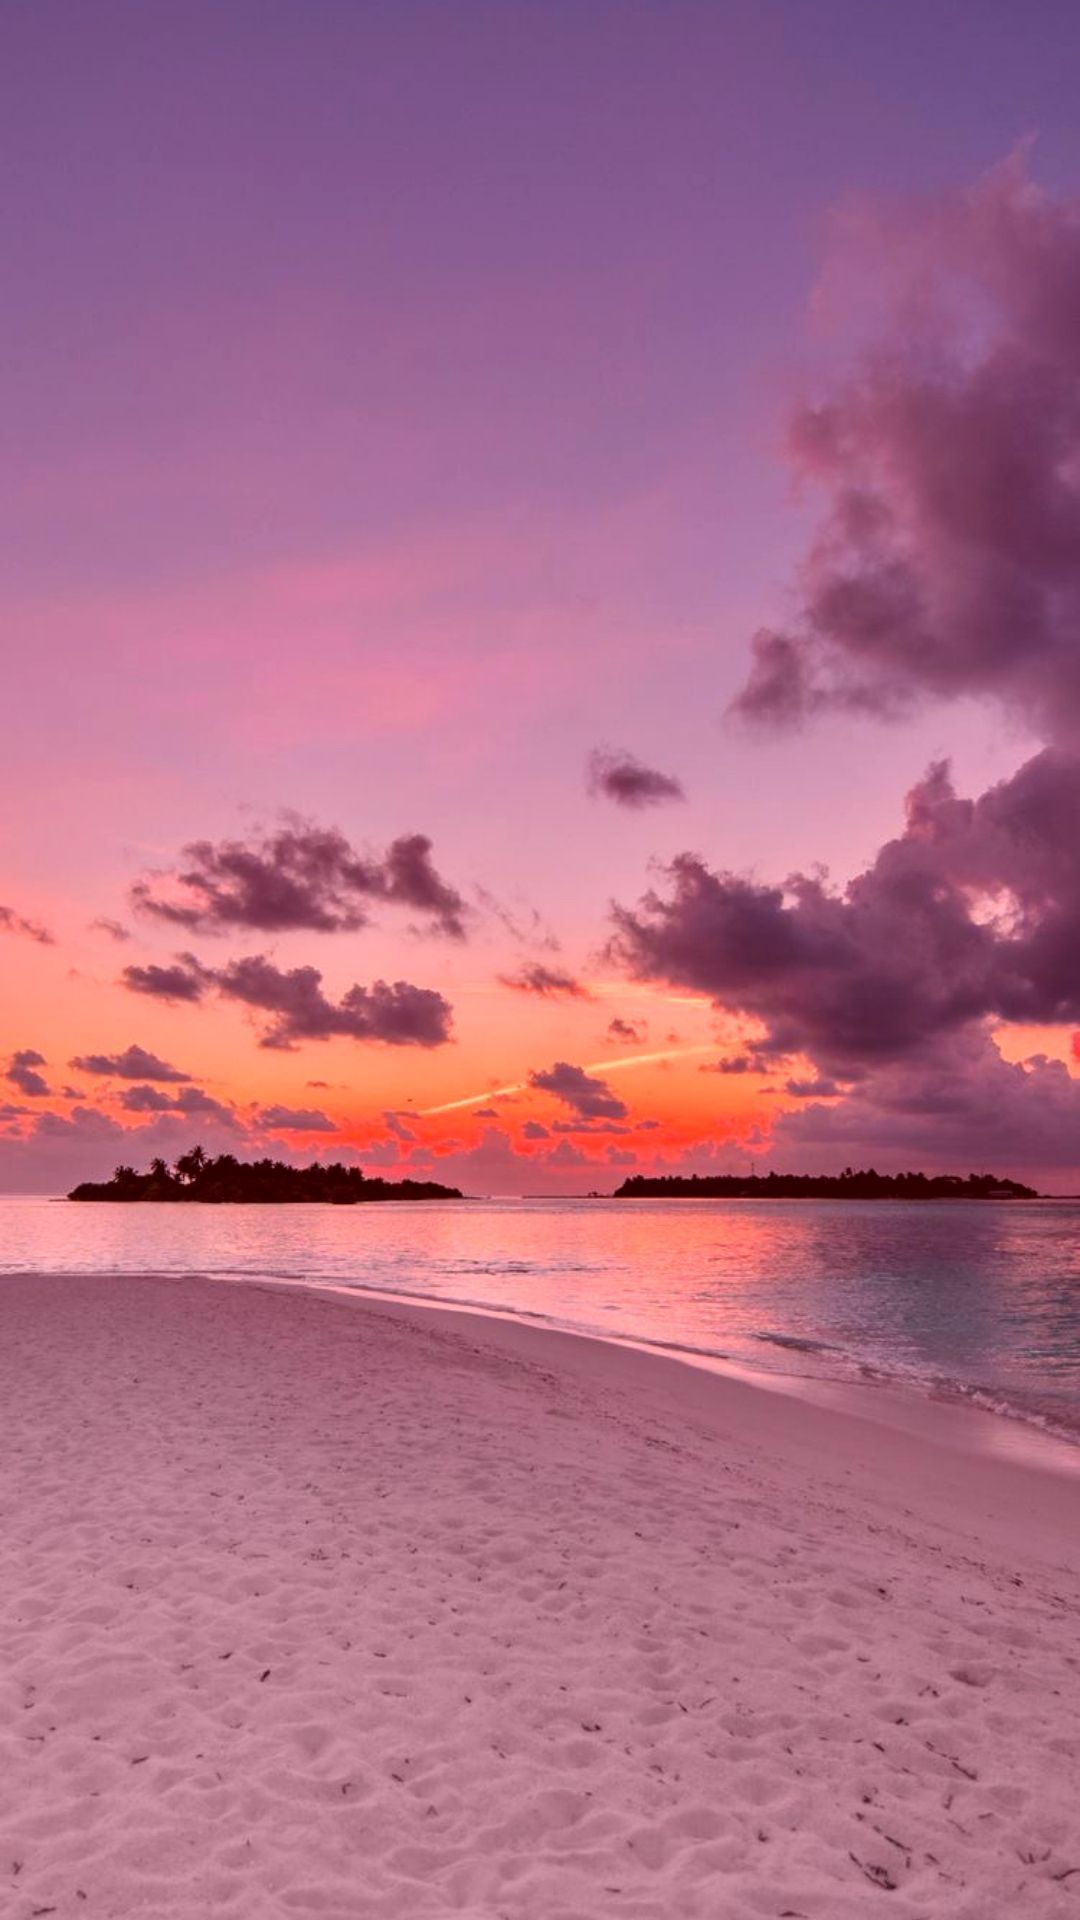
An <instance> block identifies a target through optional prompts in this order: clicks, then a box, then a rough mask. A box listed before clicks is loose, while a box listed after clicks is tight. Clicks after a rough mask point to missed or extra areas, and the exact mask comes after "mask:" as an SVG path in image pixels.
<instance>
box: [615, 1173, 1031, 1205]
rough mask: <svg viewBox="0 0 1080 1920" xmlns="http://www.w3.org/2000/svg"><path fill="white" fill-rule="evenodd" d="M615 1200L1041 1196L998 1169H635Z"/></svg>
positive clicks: (941, 1198) (619, 1189)
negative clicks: (651, 1172)
mask: <svg viewBox="0 0 1080 1920" xmlns="http://www.w3.org/2000/svg"><path fill="white" fill-rule="evenodd" d="M612 1198H613V1199H615V1200H672V1199H674V1200H1037V1199H1038V1198H1039V1195H1038V1194H1037V1193H1036V1191H1035V1188H1034V1187H1025V1186H1023V1185H1021V1183H1020V1181H1019V1180H1003V1179H999V1178H998V1176H997V1175H996V1174H993V1173H969V1174H968V1175H967V1177H966V1179H965V1177H964V1175H963V1174H959V1173H934V1174H928V1173H878V1172H876V1171H875V1169H874V1168H873V1167H868V1168H867V1169H866V1170H865V1172H855V1171H854V1170H853V1169H852V1168H851V1167H845V1168H844V1171H843V1173H835V1174H832V1173H765V1174H739V1173H710V1174H704V1175H701V1174H664V1175H662V1176H661V1177H660V1178H657V1179H650V1178H649V1177H648V1176H647V1175H645V1174H641V1173H635V1174H632V1175H631V1176H630V1178H629V1179H628V1180H624V1181H623V1183H622V1186H621V1187H616V1189H615V1192H614V1194H613V1195H612Z"/></svg>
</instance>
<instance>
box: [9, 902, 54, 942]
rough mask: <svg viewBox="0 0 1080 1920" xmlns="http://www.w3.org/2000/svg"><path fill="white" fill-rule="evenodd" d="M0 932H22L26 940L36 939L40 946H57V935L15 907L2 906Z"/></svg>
mask: <svg viewBox="0 0 1080 1920" xmlns="http://www.w3.org/2000/svg"><path fill="white" fill-rule="evenodd" d="M0 933H15V934H21V935H22V937H23V938H24V939H26V940H36V941H37V943H38V945H39V946H40V947H55V945H56V935H55V934H54V933H50V932H49V929H48V927H43V926H42V925H41V924H40V922H39V921H37V920H27V919H25V918H24V917H23V915H22V914H21V913H16V912H15V909H14V907H0Z"/></svg>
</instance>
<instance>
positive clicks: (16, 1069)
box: [4, 1047, 50, 1100]
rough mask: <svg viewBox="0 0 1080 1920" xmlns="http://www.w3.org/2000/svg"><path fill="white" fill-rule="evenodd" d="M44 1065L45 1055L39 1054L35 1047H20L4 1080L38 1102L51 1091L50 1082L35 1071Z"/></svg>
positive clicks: (10, 1063) (9, 1063)
mask: <svg viewBox="0 0 1080 1920" xmlns="http://www.w3.org/2000/svg"><path fill="white" fill-rule="evenodd" d="M44 1065H45V1055H44V1054H43V1053H38V1052H37V1050H36V1049H35V1048H34V1047H20V1048H19V1050H18V1052H17V1053H13V1054H12V1056H11V1059H10V1060H9V1061H8V1064H7V1069H6V1071H5V1074H4V1078H5V1079H6V1080H10V1082H11V1084H12V1086H13V1087H18V1089H19V1092H20V1093H24V1094H26V1096H27V1098H28V1099H34V1100H37V1099H40V1098H41V1097H42V1096H43V1095H45V1094H47V1093H49V1091H50V1088H49V1083H48V1081H47V1080H45V1079H43V1077H42V1075H41V1074H40V1073H37V1072H36V1071H35V1069H36V1068H37V1067H43V1066H44Z"/></svg>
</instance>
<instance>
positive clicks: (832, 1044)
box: [612, 748, 1080, 1079]
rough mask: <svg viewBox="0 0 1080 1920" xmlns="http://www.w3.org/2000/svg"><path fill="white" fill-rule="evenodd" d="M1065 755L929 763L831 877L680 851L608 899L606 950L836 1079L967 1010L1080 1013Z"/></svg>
mask: <svg viewBox="0 0 1080 1920" xmlns="http://www.w3.org/2000/svg"><path fill="white" fill-rule="evenodd" d="M1078 849H1080V756H1076V755H1072V754H1069V753H1067V752H1065V751H1064V750H1063V749H1060V748H1058V749H1053V748H1048V749H1046V750H1044V751H1043V752H1042V753H1040V754H1037V755H1036V756H1035V757H1034V758H1033V759H1031V760H1029V761H1028V762H1027V763H1026V764H1025V765H1024V766H1022V767H1021V768H1020V769H1019V771H1018V772H1017V773H1016V774H1014V775H1013V776H1012V778H1011V779H1009V780H1005V781H1002V782H1001V783H1000V784H999V785H997V786H995V787H992V788H990V789H989V791H988V792H986V793H984V794H983V795H982V796H981V797H980V798H979V799H978V800H974V801H972V800H965V799H961V798H960V797H959V796H958V795H957V794H956V792H955V790H954V788H953V785H952V782H951V780H950V778H949V774H948V769H947V767H946V766H944V765H938V766H935V767H932V768H931V769H930V772H929V773H928V774H927V776H926V778H925V779H924V780H923V781H921V782H920V783H919V785H918V786H916V787H915V788H914V789H913V791H912V792H911V793H910V794H909V795H908V798H907V825H906V828H905V831H904V832H903V834H902V835H900V836H899V837H898V838H897V839H895V840H891V841H889V842H888V843H887V844H886V845H885V846H884V847H883V848H882V849H881V851H880V852H879V853H878V855H877V857H876V859H875V861H874V863H873V865H872V866H871V867H869V868H868V869H867V870H866V871H865V872H864V873H862V874H860V875H858V876H857V877H856V878H855V879H854V880H853V881H851V883H850V884H849V885H848V886H847V887H846V888H844V889H843V890H841V891H831V890H830V889H829V888H828V887H827V886H826V884H825V882H824V881H823V880H821V879H819V878H816V877H815V878H808V877H807V876H805V875H802V874H796V875H794V876H793V877H792V878H791V879H789V880H788V881H787V882H786V883H785V884H784V885H783V886H766V885H761V884H759V883H757V882H756V881H754V880H750V879H746V878H744V877H741V876H738V875H734V874H730V873H714V872H712V871H711V870H710V869H709V868H708V867H706V866H705V865H704V863H703V862H702V861H701V860H700V859H699V858H698V857H697V856H696V855H693V854H683V855H681V856H680V857H679V858H678V859H677V860H675V861H674V862H673V863H672V864H671V866H670V868H669V869H668V870H667V879H668V891H667V892H666V894H665V893H660V892H657V891H653V892H650V893H649V894H647V895H646V896H645V898H644V900H643V901H641V902H640V904H639V906H638V907H637V908H636V909H634V910H628V909H625V908H621V907H616V909H615V910H614V912H615V921H616V932H615V936H614V939H613V942H612V951H613V953H614V955H615V957H616V958H618V959H619V960H620V961H621V962H622V964H623V965H624V966H625V967H626V968H627V969H628V971H630V972H631V973H632V974H633V975H634V976H635V977H636V978H639V979H661V980H664V981H667V982H669V983H674V984H679V985H682V986H688V987H692V988H694V989H696V990H697V991H700V992H703V993H707V994H709V995H711V996H712V998H713V999H714V1000H715V1001H716V1002H717V1003H718V1004H719V1005H720V1006H722V1007H724V1008H725V1009H728V1010H737V1011H739V1012H742V1013H744V1014H749V1015H751V1016H753V1017H754V1018H756V1019H757V1020H759V1021H760V1022H761V1023H762V1024H763V1026H764V1029H765V1034H764V1039H763V1042H762V1045H763V1046H764V1047H766V1048H768V1049H769V1050H771V1051H773V1052H777V1053H787V1054H791V1053H802V1054H805V1055H807V1056H808V1057H809V1058H810V1059H812V1060H813V1061H814V1062H815V1064H816V1065H817V1066H818V1067H819V1069H821V1070H822V1071H823V1072H825V1073H826V1074H827V1075H829V1076H831V1077H840V1078H844V1079H853V1078H857V1077H859V1076H860V1075H861V1074H863V1073H865V1072H866V1071H868V1070H869V1069H870V1068H871V1067H872V1066H874V1065H876V1064H880V1063H881V1062H884V1061H887V1060H890V1059H898V1058H901V1057H902V1056H903V1055H904V1054H907V1053H912V1052H914V1051H917V1050H918V1049H919V1048H921V1047H922V1046H923V1044H924V1042H926V1041H927V1040H928V1039H930V1038H932V1037H933V1036H934V1035H941V1036H944V1035H947V1034H949V1033H952V1032H956V1031H959V1030H960V1029H962V1028H964V1027H966V1026H969V1025H970V1024H972V1023H973V1022H978V1021H983V1020H987V1019H992V1018H993V1019H998V1020H1008V1021H1018V1022H1030V1023H1035V1024H1044V1025H1053V1024H1056V1023H1060V1022H1062V1021H1072V1020H1075V1019H1076V1018H1080V969H1078V968H1077V964H1076V955H1077V953H1080V857H1078Z"/></svg>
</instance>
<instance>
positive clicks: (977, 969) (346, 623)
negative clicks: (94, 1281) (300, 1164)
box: [0, 0, 1080, 1194]
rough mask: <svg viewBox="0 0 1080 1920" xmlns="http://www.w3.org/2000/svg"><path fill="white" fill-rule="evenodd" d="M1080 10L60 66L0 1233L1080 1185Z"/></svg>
mask: <svg viewBox="0 0 1080 1920" xmlns="http://www.w3.org/2000/svg"><path fill="white" fill-rule="evenodd" d="M1078 57H1080V15H1078V13H1077V11H1076V9H1075V8H1074V7H1071V6H1067V5H1056V4H1049V3H1048V0H1042V4H1035V5H1033V6H1032V5H1026V6H1024V7H1023V8H1021V7H1020V6H1019V5H1018V4H1002V3H1001V0H986V4H984V5H982V6H980V8H979V9H978V10H977V13H974V12H973V11H972V10H971V9H970V8H968V7H966V6H960V5H941V4H939V3H938V4H933V5H929V4H920V3H919V0H914V4H910V5H907V6H905V7H903V8H890V7H885V6H867V5H866V4H865V3H864V0H857V3H856V0H852V3H851V4H848V0H821V4H819V5H817V6H815V7H813V8H810V7H806V6H803V5H799V4H795V3H794V0H792V3H791V4H781V3H780V0H764V3H763V0H755V3H754V4H752V5H745V6H744V5H741V4H730V5H728V4H722V3H721V0H713V3H712V4H689V3H688V0H667V3H666V4H661V3H660V0H654V3H653V4H637V0H612V4H604V3H602V0H574V4H559V0H544V4H542V5H541V4H539V0H536V3H535V4H530V3H529V0H500V3H499V4H494V3H492V4H476V0H458V4H456V5H455V6H453V7H447V6H445V5H443V4H438V3H432V4H423V3H422V0H395V4H392V5H391V4H386V5H381V4H344V3H341V4H338V3H337V0H303V4H301V3H300V0H288V3H287V0H259V4H257V5H256V4H245V0H225V3H224V4H222V3H221V0H214V4H201V3H200V0H191V3H190V4H188V5H185V6H184V7H183V8H164V7H146V6H145V5H142V4H137V5H136V4H132V5H130V6H128V5H121V4H113V0H103V3H102V4H101V5H98V6H95V7H93V8H88V7H85V6H83V5H81V4H73V3H64V0H35V4H34V5H33V6H30V5H22V4H17V5H14V6H10V7H8V8H6V9H4V11H3V17H2V20H0V94H2V102H0V104H2V114H0V127H2V133H0V143H2V152H3V166H2V167H0V226H2V234H3V244H4V255H5V266H6V273H5V282H6V285H5V300H4V303H3V307H2V311H0V352H2V356H3V365H4V369H5V376H6V377H5V409H4V411H5V432H4V435H3V443H2V446H0V488H2V492H3V527H4V534H3V548H2V554H0V561H2V565H0V636H2V637H0V648H2V651H3V660H2V665H3V681H2V684H3V687H4V691H5V701H4V708H5V716H6V726H5V729H4V753H3V759H2V762H0V768H2V775H0V777H2V780H3V795H4V805H3V810H2V817H0V1190H3V1191H12V1192H60V1191H64V1190H66V1188H67V1187H68V1186H70V1185H71V1184H72V1183H73V1182H74V1181H76V1180H78V1179H83V1178H94V1177H104V1176H107V1174H108V1173H109V1172H110V1171H111V1169H112V1167H113V1166H114V1165H115V1164H117V1163H118V1162H120V1161H125V1162H133V1163H135V1164H145V1163H146V1162H147V1161H148V1160H149V1158H150V1157H151V1156H152V1155H156V1154H163V1155H164V1156H165V1157H166V1158H170V1159H171V1158H174V1157H175V1155H176V1154H178V1153H180V1152H182V1151H183V1150H184V1149H185V1148H186V1147H188V1146H190V1145H191V1144H192V1141H193V1139H199V1140H201V1141H202V1143H203V1144H204V1145H205V1146H206V1147H207V1148H208V1149H209V1150H212V1151H226V1150H227V1151H231V1152H236V1153H239V1154H241V1155H242V1156H245V1157H249V1156H251V1155H253V1154H255V1153H258V1154H262V1153H267V1152H270V1153H274V1154H277V1155H280V1156H281V1157H287V1158H290V1159H297V1160H307V1159H310V1158H312V1157H314V1156H315V1155H318V1156H319V1157H320V1158H331V1159H344V1160H347V1161H351V1162H354V1163H359V1164H360V1165H362V1166H365V1167H370V1168H372V1170H376V1169H377V1170H378V1171H380V1172H387V1173H390V1174H394V1173H400V1174H409V1173H412V1174H422V1175H423V1176H424V1177H425V1178H436V1179H442V1180H445V1181H447V1182H450V1183H453V1184H457V1185H460V1186H462V1187H464V1188H466V1189H467V1190H468V1191H470V1192H476V1193H508V1194H518V1193H527V1194H546V1193H550V1194H555V1193H580V1192H586V1191H589V1190H598V1191H604V1192H606V1191H610V1190H611V1189H612V1187H613V1186H614V1185H615V1184H617V1183H618V1181H620V1180H621V1179H622V1178H624V1177H625V1175H626V1174H627V1173H632V1172H644V1173H654V1172H701V1173H707V1172H710V1171H735V1172H743V1171H747V1170H749V1169H750V1167H751V1166H754V1167H756V1168H757V1170H758V1171H762V1170H764V1169H765V1168H767V1167H776V1168H778V1169H789V1170H792V1169H794V1170H809V1171H819V1170H820V1171H831V1170H835V1169H838V1168H840V1167H842V1166H844V1165H847V1164H855V1165H866V1164H874V1165H876V1166H878V1167H879V1168H883V1169H890V1170H896V1169H899V1168H903V1167H909V1166H921V1167H924V1168H926V1169H927V1170H930V1171H956V1172H967V1171H969V1170H971V1169H972V1168H975V1169H979V1170H982V1169H984V1168H987V1169H990V1170H993V1171H997V1172H1001V1173H1011V1174H1014V1175H1017V1176H1019V1177H1022V1178H1023V1177H1028V1178H1032V1179H1034V1180H1035V1181H1036V1182H1037V1183H1038V1184H1041V1185H1043V1186H1045V1187H1048V1188H1050V1189H1052V1190H1056V1191H1076V1190H1080V1165H1078V1162H1080V1089H1078V1075H1080V1058H1078V1055H1077V1051H1076V1046H1075V1044H1074V1035H1075V1033H1076V1031H1077V1028H1078V1027H1080V134H1078V133H1077V129H1076V116H1075V84H1074V76H1075V73H1076V71H1077V60H1078Z"/></svg>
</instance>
